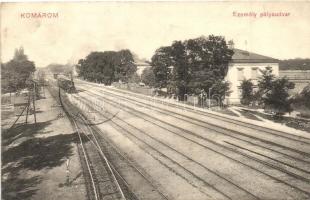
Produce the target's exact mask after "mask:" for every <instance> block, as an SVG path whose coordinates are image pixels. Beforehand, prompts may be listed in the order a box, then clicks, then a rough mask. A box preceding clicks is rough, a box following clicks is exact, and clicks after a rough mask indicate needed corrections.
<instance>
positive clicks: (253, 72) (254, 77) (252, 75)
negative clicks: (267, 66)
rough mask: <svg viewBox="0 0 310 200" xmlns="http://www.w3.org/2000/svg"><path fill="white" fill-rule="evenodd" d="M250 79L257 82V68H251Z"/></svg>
mask: <svg viewBox="0 0 310 200" xmlns="http://www.w3.org/2000/svg"><path fill="white" fill-rule="evenodd" d="M251 77H252V79H253V80H257V78H258V73H257V67H253V68H252V71H251Z"/></svg>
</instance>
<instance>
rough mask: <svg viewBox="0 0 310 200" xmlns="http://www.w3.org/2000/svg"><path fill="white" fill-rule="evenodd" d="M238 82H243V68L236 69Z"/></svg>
mask: <svg viewBox="0 0 310 200" xmlns="http://www.w3.org/2000/svg"><path fill="white" fill-rule="evenodd" d="M237 76H238V81H243V79H244V71H243V68H238V75H237Z"/></svg>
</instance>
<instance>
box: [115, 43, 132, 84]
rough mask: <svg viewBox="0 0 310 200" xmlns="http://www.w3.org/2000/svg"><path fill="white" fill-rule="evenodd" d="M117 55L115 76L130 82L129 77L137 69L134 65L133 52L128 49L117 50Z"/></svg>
mask: <svg viewBox="0 0 310 200" xmlns="http://www.w3.org/2000/svg"><path fill="white" fill-rule="evenodd" d="M114 56H115V60H114V62H115V78H116V79H117V80H122V81H124V82H128V79H129V78H130V77H131V76H132V75H133V74H134V73H135V72H136V71H137V67H136V65H134V60H133V55H132V53H131V52H130V51H129V50H128V49H126V50H121V51H119V52H116V54H115V55H114Z"/></svg>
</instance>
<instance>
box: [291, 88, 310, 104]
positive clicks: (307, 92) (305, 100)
mask: <svg viewBox="0 0 310 200" xmlns="http://www.w3.org/2000/svg"><path fill="white" fill-rule="evenodd" d="M294 104H296V105H298V106H299V107H302V106H305V107H307V108H308V109H310V84H308V85H307V86H306V87H304V88H303V89H302V91H301V92H300V93H299V94H298V95H296V97H295V99H294Z"/></svg>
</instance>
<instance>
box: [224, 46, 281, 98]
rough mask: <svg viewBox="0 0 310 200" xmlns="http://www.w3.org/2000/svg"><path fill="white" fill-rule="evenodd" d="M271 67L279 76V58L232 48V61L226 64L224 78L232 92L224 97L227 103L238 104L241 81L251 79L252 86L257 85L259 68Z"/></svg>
mask: <svg viewBox="0 0 310 200" xmlns="http://www.w3.org/2000/svg"><path fill="white" fill-rule="evenodd" d="M266 68H271V69H272V72H273V73H274V74H275V75H276V76H279V60H277V59H274V58H271V57H267V56H263V55H259V54H256V53H252V52H248V51H244V50H240V49H234V55H233V57H232V61H231V62H230V63H229V65H228V72H227V75H226V78H225V80H227V81H229V82H230V83H231V86H230V89H231V91H232V93H231V94H230V96H229V97H226V100H227V103H228V104H239V103H240V99H241V87H240V86H241V82H242V81H243V80H245V79H251V80H252V82H253V83H254V87H257V81H258V78H259V77H260V76H261V72H260V70H265V69H266Z"/></svg>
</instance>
